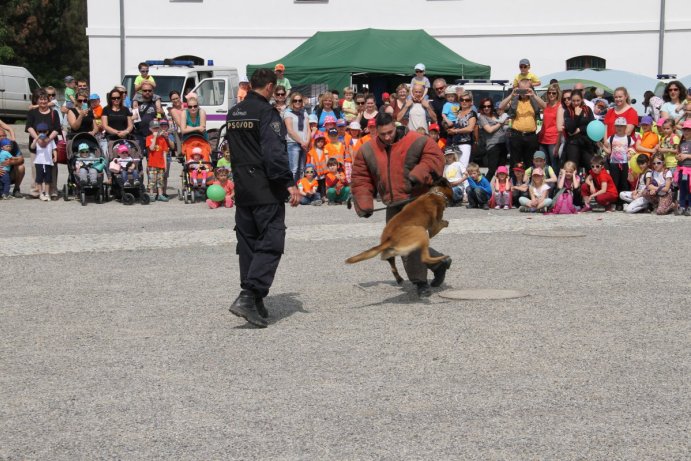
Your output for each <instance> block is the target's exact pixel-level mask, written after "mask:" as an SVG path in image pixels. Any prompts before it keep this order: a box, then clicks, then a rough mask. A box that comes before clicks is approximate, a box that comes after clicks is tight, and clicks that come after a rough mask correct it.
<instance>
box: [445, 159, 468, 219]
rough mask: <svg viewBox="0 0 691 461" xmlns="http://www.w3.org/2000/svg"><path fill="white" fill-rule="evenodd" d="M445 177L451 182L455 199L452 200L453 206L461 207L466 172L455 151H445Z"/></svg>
mask: <svg viewBox="0 0 691 461" xmlns="http://www.w3.org/2000/svg"><path fill="white" fill-rule="evenodd" d="M444 160H445V162H446V165H445V166H444V173H443V174H444V177H445V178H446V180H447V181H449V185H450V186H451V190H452V191H453V198H452V199H451V206H459V205H460V204H461V202H462V201H463V190H464V187H463V181H464V174H465V170H464V169H463V164H462V163H461V162H459V161H458V160H457V159H456V152H455V151H454V150H453V149H446V150H445V151H444Z"/></svg>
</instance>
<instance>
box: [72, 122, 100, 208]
mask: <svg viewBox="0 0 691 461" xmlns="http://www.w3.org/2000/svg"><path fill="white" fill-rule="evenodd" d="M107 164H108V162H107V160H106V157H105V155H104V153H103V152H101V146H100V145H99V143H98V140H97V139H96V138H95V137H94V136H93V135H92V134H91V133H78V134H76V135H75V136H74V137H73V138H72V139H70V140H69V141H68V142H67V182H66V183H65V185H64V186H63V187H62V196H63V198H64V199H65V201H66V202H67V201H69V199H70V196H73V197H78V198H79V201H80V202H81V204H82V206H86V203H87V197H88V196H93V197H95V198H96V202H97V203H103V202H104V201H105V200H106V197H107V193H106V187H105V185H104V184H103V177H104V173H105V171H106V170H107ZM82 173H83V174H82ZM80 174H82V177H81V178H80Z"/></svg>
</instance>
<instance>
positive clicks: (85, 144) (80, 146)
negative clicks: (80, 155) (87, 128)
mask: <svg viewBox="0 0 691 461" xmlns="http://www.w3.org/2000/svg"><path fill="white" fill-rule="evenodd" d="M79 150H89V145H88V144H87V143H85V142H83V143H81V144H80V145H79Z"/></svg>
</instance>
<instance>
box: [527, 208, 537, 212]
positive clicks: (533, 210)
mask: <svg viewBox="0 0 691 461" xmlns="http://www.w3.org/2000/svg"><path fill="white" fill-rule="evenodd" d="M528 211H530V212H531V213H535V212H536V211H537V208H533V207H530V208H529V209H528Z"/></svg>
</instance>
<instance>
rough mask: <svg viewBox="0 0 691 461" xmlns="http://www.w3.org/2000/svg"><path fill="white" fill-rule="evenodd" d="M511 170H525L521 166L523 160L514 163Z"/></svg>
mask: <svg viewBox="0 0 691 461" xmlns="http://www.w3.org/2000/svg"><path fill="white" fill-rule="evenodd" d="M512 170H513V171H525V168H524V167H523V162H518V163H516V164H515V165H514V166H513V168H512Z"/></svg>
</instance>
